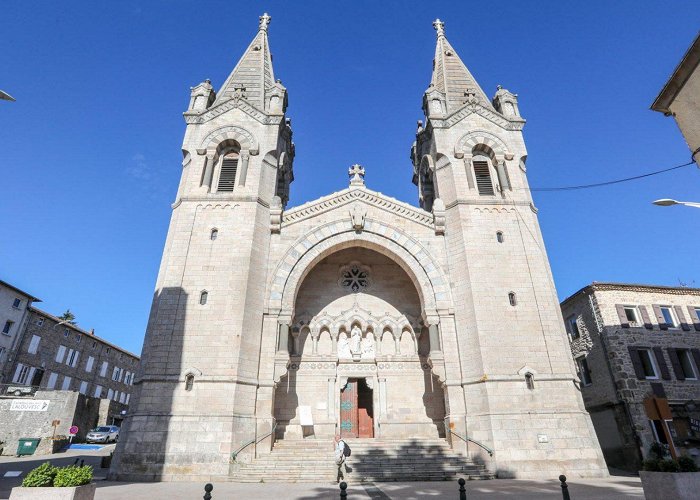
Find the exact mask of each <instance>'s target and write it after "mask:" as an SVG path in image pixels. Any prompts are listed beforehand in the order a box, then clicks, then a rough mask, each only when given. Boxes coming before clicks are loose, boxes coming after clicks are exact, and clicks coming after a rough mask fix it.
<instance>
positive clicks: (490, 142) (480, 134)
mask: <svg viewBox="0 0 700 500" xmlns="http://www.w3.org/2000/svg"><path fill="white" fill-rule="evenodd" d="M478 145H484V146H488V148H489V149H491V150H492V151H493V152H494V154H496V155H499V156H505V154H506V153H507V151H508V146H506V144H505V142H503V141H502V140H501V139H500V138H498V137H496V135H494V134H492V133H491V132H487V131H486V130H474V131H472V132H469V133H468V134H465V135H463V136H462V137H461V138H460V139H459V140H458V141H457V144H455V151H454V155H455V158H462V157H464V155H465V154H471V152H472V150H473V149H474V147H475V146H478Z"/></svg>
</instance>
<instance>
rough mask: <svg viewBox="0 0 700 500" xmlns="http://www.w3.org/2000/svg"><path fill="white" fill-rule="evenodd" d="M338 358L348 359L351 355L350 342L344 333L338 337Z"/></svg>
mask: <svg viewBox="0 0 700 500" xmlns="http://www.w3.org/2000/svg"><path fill="white" fill-rule="evenodd" d="M338 357H339V358H350V357H352V354H351V353H350V341H349V340H348V336H347V335H346V334H345V332H343V333H341V334H340V335H339V336H338Z"/></svg>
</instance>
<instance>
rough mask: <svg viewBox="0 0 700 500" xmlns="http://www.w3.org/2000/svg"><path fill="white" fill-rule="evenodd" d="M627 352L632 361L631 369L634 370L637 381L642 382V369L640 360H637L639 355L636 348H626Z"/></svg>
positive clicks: (643, 377)
mask: <svg viewBox="0 0 700 500" xmlns="http://www.w3.org/2000/svg"><path fill="white" fill-rule="evenodd" d="M627 350H628V351H629V353H630V359H631V360H632V367H633V368H634V374H635V375H636V376H637V378H638V379H639V380H644V379H645V378H646V377H645V376H644V367H643V366H642V360H641V359H639V353H638V352H637V348H636V347H630V346H627Z"/></svg>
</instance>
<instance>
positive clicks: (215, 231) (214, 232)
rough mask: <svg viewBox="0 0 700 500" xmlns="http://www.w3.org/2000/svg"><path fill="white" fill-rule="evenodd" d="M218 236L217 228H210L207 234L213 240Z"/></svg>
mask: <svg viewBox="0 0 700 500" xmlns="http://www.w3.org/2000/svg"><path fill="white" fill-rule="evenodd" d="M218 237H219V230H218V229H216V228H214V229H212V230H211V234H210V235H209V238H210V239H211V240H212V241H214V240H215V239H216V238H218Z"/></svg>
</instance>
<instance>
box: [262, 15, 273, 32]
mask: <svg viewBox="0 0 700 500" xmlns="http://www.w3.org/2000/svg"><path fill="white" fill-rule="evenodd" d="M270 21H272V17H271V16H270V15H268V13H267V12H265V13H264V14H263V15H262V16H260V26H259V29H261V30H262V31H267V27H268V26H269V25H270Z"/></svg>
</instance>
